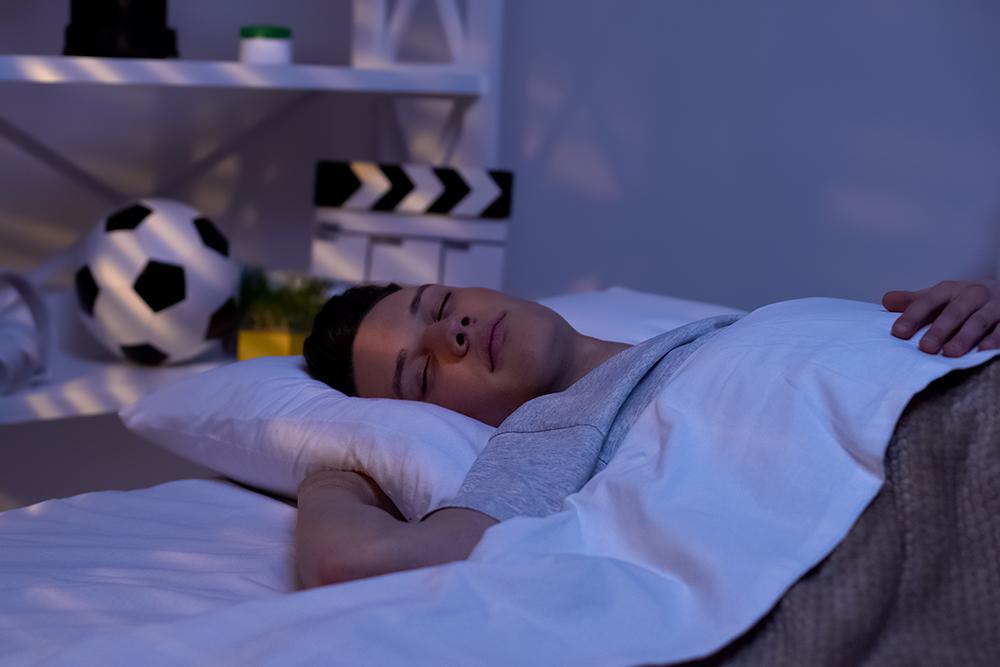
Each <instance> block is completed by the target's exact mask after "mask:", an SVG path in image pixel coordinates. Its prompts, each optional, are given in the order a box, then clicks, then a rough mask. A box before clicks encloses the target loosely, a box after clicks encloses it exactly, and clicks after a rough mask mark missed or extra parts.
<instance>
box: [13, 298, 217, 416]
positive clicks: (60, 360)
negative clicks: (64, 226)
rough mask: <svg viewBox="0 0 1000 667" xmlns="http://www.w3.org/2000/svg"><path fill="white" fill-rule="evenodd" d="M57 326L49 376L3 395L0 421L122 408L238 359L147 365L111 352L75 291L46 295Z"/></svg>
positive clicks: (96, 412) (111, 410)
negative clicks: (89, 324)
mask: <svg viewBox="0 0 1000 667" xmlns="http://www.w3.org/2000/svg"><path fill="white" fill-rule="evenodd" d="M45 297H46V305H47V306H48V309H49V316H50V318H51V320H52V325H53V330H54V337H55V341H54V345H53V348H54V349H53V350H52V355H51V358H50V364H49V365H50V370H49V379H48V380H47V381H45V382H44V383H43V384H40V385H38V386H34V387H28V388H25V389H22V390H21V391H19V392H17V393H15V394H10V395H7V396H0V424H18V423H25V422H33V421H42V420H47V419H63V418H66V417H79V416H84V415H99V414H106V413H111V412H117V411H118V410H120V409H121V408H124V407H125V406H127V405H130V404H131V403H133V402H134V401H135V400H137V399H138V398H139V397H141V396H143V395H144V394H148V393H150V392H152V391H155V390H156V389H159V388H160V387H164V386H166V385H168V384H171V383H173V382H176V381H178V380H181V379H183V378H186V377H190V376H191V375H195V374H197V373H202V372H204V371H207V370H210V369H212V368H215V367H217V366H221V365H223V364H226V363H231V362H232V361H234V360H233V359H232V358H230V357H226V356H224V355H223V354H222V353H221V352H217V353H214V354H209V355H208V356H206V357H199V359H198V360H197V361H196V362H195V363H190V364H183V365H178V366H163V367H145V366H137V365H135V364H130V363H127V362H125V361H120V360H116V359H113V358H111V356H110V353H108V352H106V351H104V350H103V349H101V348H99V347H98V345H97V343H96V342H93V341H91V340H90V339H89V338H85V336H86V335H87V332H86V331H82V325H81V324H80V323H79V322H77V320H76V318H77V315H76V312H75V311H76V308H77V306H76V301H75V297H74V295H73V293H72V292H71V291H68V290H65V291H58V292H50V293H47V294H46V295H45Z"/></svg>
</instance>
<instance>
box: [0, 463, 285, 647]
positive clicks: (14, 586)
mask: <svg viewBox="0 0 1000 667" xmlns="http://www.w3.org/2000/svg"><path fill="white" fill-rule="evenodd" d="M294 525H295V509H294V508H293V507H291V506H289V505H287V504H286V503H284V502H281V501H278V500H273V499H271V498H269V497H267V496H264V495H261V494H258V493H255V492H252V491H249V490H247V489H244V488H242V487H240V486H238V485H236V484H232V483H230V482H227V481H224V480H214V479H209V480H182V481H177V482H170V483H167V484H162V485H159V486H155V487H152V488H149V489H141V490H136V491H127V492H125V491H102V492H97V493H86V494H83V495H79V496H74V497H72V498H66V499H58V500H48V501H45V502H42V503H38V504H36V505H32V506H30V507H25V508H21V509H17V510H9V511H7V512H3V513H0V544H2V547H0V591H2V594H0V661H5V662H6V661H9V660H10V661H12V664H18V663H21V662H22V661H21V660H18V659H13V658H12V656H13V655H14V654H17V653H18V652H20V651H28V650H32V651H38V652H39V653H36V654H35V657H40V656H43V655H45V654H46V653H48V652H49V651H50V650H51V651H53V652H54V651H56V650H57V649H59V648H61V647H64V646H67V645H70V644H72V643H74V642H75V641H78V640H83V639H87V638H90V637H93V636H95V635H97V634H99V633H103V632H112V631H120V630H123V629H126V628H130V627H136V626H142V625H145V624H148V623H159V622H163V621H170V620H175V619H177V618H183V617H187V616H192V615H200V614H205V613H208V612H211V611H213V610H217V609H220V608H225V607H228V606H231V605H233V604H235V603H239V602H246V601H248V600H260V599H267V598H272V597H274V596H277V595H281V594H283V593H286V592H288V591H291V590H294V588H295V585H296V579H295V571H294V563H293V559H292V535H293V530H294Z"/></svg>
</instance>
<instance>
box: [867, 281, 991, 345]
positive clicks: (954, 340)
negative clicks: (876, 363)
mask: <svg viewBox="0 0 1000 667" xmlns="http://www.w3.org/2000/svg"><path fill="white" fill-rule="evenodd" d="M882 305H883V306H885V308H886V310H888V311H890V312H894V313H902V315H900V316H899V318H897V319H896V322H895V323H894V324H893V326H892V334H893V335H894V336H897V337H899V338H904V339H909V338H910V337H911V336H913V334H914V333H916V332H917V330H918V329H920V328H921V327H923V326H925V325H927V324H930V325H931V328H930V329H929V330H928V331H927V333H925V334H924V335H923V337H922V338H921V339H920V344H919V346H920V349H921V350H923V351H924V352H927V353H929V354H937V353H938V352H942V353H943V354H944V356H946V357H960V356H962V355H963V354H965V353H966V352H968V351H969V350H971V349H972V348H974V347H977V345H978V349H980V350H993V349H996V348H998V347H1000V325H998V322H1000V282H997V281H993V280H945V281H944V282H940V283H938V284H937V285H935V286H934V287H928V288H927V289H922V290H918V291H916V292H909V291H906V290H896V291H893V292H886V293H885V295H884V296H883V297H882Z"/></svg>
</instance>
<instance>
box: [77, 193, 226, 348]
mask: <svg viewBox="0 0 1000 667" xmlns="http://www.w3.org/2000/svg"><path fill="white" fill-rule="evenodd" d="M75 282H76V296H77V301H78V302H79V305H80V311H79V312H80V317H81V319H82V321H83V323H84V325H85V326H86V327H87V328H88V329H89V330H90V331H91V333H93V334H94V336H95V337H96V338H97V340H99V341H100V342H101V343H103V344H104V346H105V347H107V348H108V349H109V350H110V351H111V352H112V353H114V354H115V355H117V356H119V357H123V358H125V359H128V360H130V361H134V362H136V363H140V364H147V365H156V364H164V363H177V362H181V361H185V360H187V359H191V358H192V357H196V356H198V355H199V354H201V353H203V352H205V351H207V350H208V349H209V348H210V347H212V346H213V345H217V344H218V339H220V338H222V337H224V336H225V335H226V334H227V333H229V331H231V330H232V328H233V327H234V326H235V324H236V321H237V318H238V309H237V306H236V294H237V290H238V289H239V282H240V266H239V264H237V262H235V261H234V260H233V259H232V258H231V257H230V256H229V241H228V240H226V237H225V236H223V235H222V233H221V232H220V231H219V229H218V228H217V227H216V226H215V225H214V224H212V222H211V221H210V220H209V219H208V218H206V217H205V216H203V215H202V214H201V213H199V212H198V211H196V210H195V209H193V208H191V207H190V206H186V205H185V204H181V203H180V202H176V201H171V200H169V199H140V200H139V201H136V202H132V203H129V204H126V205H125V206H124V207H122V208H121V209H119V210H118V211H116V212H114V213H112V214H111V215H109V216H108V217H107V218H105V219H104V220H103V221H102V222H101V224H99V225H98V226H97V227H95V228H94V230H93V231H92V232H91V233H90V236H89V237H88V238H87V240H86V242H85V244H84V249H83V266H82V267H81V268H80V269H79V270H78V271H77V272H76V277H75Z"/></svg>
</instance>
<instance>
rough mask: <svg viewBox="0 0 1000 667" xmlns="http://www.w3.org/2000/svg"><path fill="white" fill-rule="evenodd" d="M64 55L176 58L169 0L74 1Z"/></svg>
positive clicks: (71, 1)
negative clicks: (169, 13)
mask: <svg viewBox="0 0 1000 667" xmlns="http://www.w3.org/2000/svg"><path fill="white" fill-rule="evenodd" d="M63 55H67V56H97V57H102V58H176V57H177V33H176V32H175V31H174V30H173V29H172V28H169V27H167V0H70V23H69V25H68V26H66V46H65V47H64V48H63Z"/></svg>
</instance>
